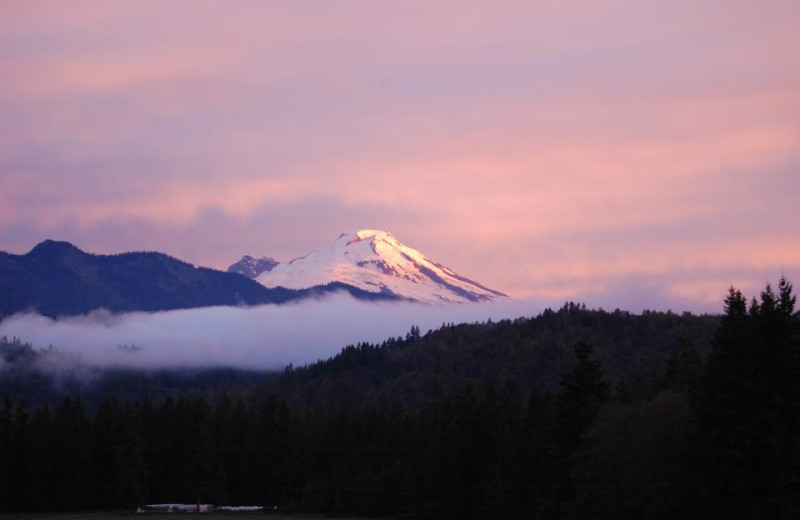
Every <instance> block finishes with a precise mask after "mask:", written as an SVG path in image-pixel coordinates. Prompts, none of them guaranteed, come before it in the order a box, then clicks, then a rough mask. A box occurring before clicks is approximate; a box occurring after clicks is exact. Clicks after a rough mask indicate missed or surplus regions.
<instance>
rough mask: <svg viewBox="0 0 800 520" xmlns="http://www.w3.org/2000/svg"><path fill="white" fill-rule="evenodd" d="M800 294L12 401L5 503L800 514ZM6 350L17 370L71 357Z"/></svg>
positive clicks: (457, 514) (552, 316) (402, 344)
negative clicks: (96, 396) (215, 379)
mask: <svg viewBox="0 0 800 520" xmlns="http://www.w3.org/2000/svg"><path fill="white" fill-rule="evenodd" d="M795 303H796V300H795V297H794V296H793V294H792V287H791V285H790V284H789V283H788V282H786V281H785V280H781V282H780V284H779V286H778V290H777V292H774V291H773V290H772V289H771V288H770V287H769V286H768V287H767V288H766V289H765V290H764V291H763V292H762V293H761V294H760V296H759V298H754V299H753V300H752V301H751V302H750V303H749V304H748V302H747V300H746V299H745V298H744V296H743V295H742V294H741V293H739V292H738V291H735V290H734V289H731V292H730V294H729V296H728V298H727V299H726V302H725V309H724V311H725V312H724V315H723V316H722V317H721V318H711V317H695V316H691V315H680V316H678V315H674V314H670V313H644V314H643V315H641V316H635V315H631V314H628V313H625V312H611V313H608V312H603V311H587V310H584V309H583V308H581V307H580V306H577V305H575V304H567V305H565V306H564V307H563V308H562V309H560V310H558V311H546V312H544V313H543V314H541V315H540V316H537V317H535V318H530V319H527V318H521V319H518V320H514V321H501V322H497V323H483V324H471V325H444V326H443V327H441V328H440V329H438V330H436V331H434V332H431V333H429V334H425V335H424V336H423V335H421V334H420V331H419V330H418V329H417V328H416V327H413V328H412V329H411V331H409V333H408V334H407V336H406V337H404V338H395V339H391V340H388V341H386V342H384V343H383V344H382V345H360V346H354V347H347V348H345V349H344V350H343V351H342V352H341V354H339V355H338V356H336V357H334V358H332V359H330V360H327V361H322V362H319V363H315V364H313V365H310V366H307V367H298V368H294V367H289V368H287V370H286V371H284V372H283V373H282V374H275V375H272V376H264V378H263V379H262V380H261V381H260V382H258V384H257V385H256V386H255V387H253V386H250V387H249V389H245V388H246V387H247V385H244V386H238V387H237V386H228V387H226V388H227V391H224V390H222V388H223V386H220V387H218V388H219V389H220V390H219V391H215V390H214V387H209V388H206V389H205V391H202V392H197V391H196V389H191V388H190V387H187V389H186V390H187V392H185V393H183V394H181V393H177V394H174V395H169V394H168V395H164V394H157V389H158V386H157V385H149V383H148V382H147V381H146V380H143V379H139V380H138V382H137V384H138V385H139V388H140V391H139V393H133V394H120V395H122V396H123V397H120V396H119V395H107V396H105V397H104V398H103V399H102V400H101V401H100V402H99V403H98V404H97V405H92V406H87V404H86V402H85V401H84V399H83V398H82V397H79V396H65V397H64V396H62V397H59V398H58V399H52V400H51V401H50V402H43V403H38V404H36V405H35V406H32V405H30V404H28V403H26V401H25V400H24V398H20V397H19V396H17V397H8V398H6V399H5V402H4V403H3V405H2V406H0V509H2V510H4V511H17V510H32V509H39V510H44V509H49V510H64V511H67V510H87V509H120V508H134V507H136V506H137V505H141V504H144V503H158V502H162V503H163V502H186V503H197V502H198V501H199V502H208V503H214V504H231V503H233V504H259V505H265V506H270V507H273V506H274V507H277V508H278V510H280V511H283V512H296V513H310V514H326V515H334V516H336V515H364V516H402V517H411V518H436V519H440V518H441V519H445V518H459V519H473V518H474V519H478V518H498V519H504V518H510V519H523V518H544V519H585V518H602V519H617V518H642V519H651V518H652V519H665V518H689V519H707V518H747V519H749V518H753V519H763V518H777V519H788V518H797V517H798V514H800V478H798V476H799V475H800V453H798V449H800V420H799V419H798V417H800V380H798V378H797V374H798V373H800V317H798V314H797V313H796V312H795V311H794V307H795ZM5 344H6V348H5V350H4V362H5V364H6V367H7V368H8V367H9V366H11V367H12V368H13V367H16V368H20V367H22V366H27V367H28V368H30V369H35V366H36V365H37V364H38V362H39V360H40V359H41V357H42V356H47V355H52V354H48V353H38V352H36V351H34V350H33V349H31V348H30V346H27V345H25V344H23V343H21V342H15V341H6V342H5ZM117 377H118V376H117ZM158 377H160V378H162V381H163V380H164V379H163V378H164V377H168V376H166V375H165V374H161V375H159V376H158ZM122 379H124V378H121V379H120V380H119V381H120V386H119V387H118V390H122V389H124V388H128V389H130V388H131V387H130V386H128V384H129V383H130V382H133V381H135V378H134V380H132V381H130V382H128V383H126V382H124V381H122ZM142 388H144V389H145V390H141V389H142ZM133 395H138V397H136V398H134V397H133Z"/></svg>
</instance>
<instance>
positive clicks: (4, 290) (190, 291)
mask: <svg viewBox="0 0 800 520" xmlns="http://www.w3.org/2000/svg"><path fill="white" fill-rule="evenodd" d="M336 291H344V292H347V293H349V294H350V295H351V296H353V297H355V298H359V299H367V300H385V299H395V298H392V297H390V296H388V295H385V294H378V295H376V294H372V293H368V292H365V291H363V290H361V289H358V288H356V287H351V286H348V285H347V284H343V283H338V284H336V283H333V284H319V285H318V286H314V287H308V288H304V289H302V290H295V289H286V288H283V287H275V288H266V287H264V286H263V285H261V284H259V283H256V282H255V281H253V280H251V279H250V278H247V277H246V276H243V275H241V274H237V273H229V272H224V271H218V270H215V269H211V268H207V267H196V266H194V265H192V264H190V263H188V262H185V261H183V260H180V259H177V258H173V257H171V256H169V255H167V254H165V253H159V252H125V253H119V254H114V255H99V254H93V253H87V252H85V251H83V250H81V249H79V248H78V247H76V246H75V245H73V244H71V243H69V242H63V241H55V240H50V239H48V240H44V241H42V242H40V243H39V244H37V245H36V246H34V247H33V248H32V249H31V250H30V251H29V252H28V253H25V254H22V255H15V254H12V253H6V252H0V316H3V315H12V314H16V313H20V312H37V313H39V314H42V315H46V316H52V317H58V316H74V315H80V314H87V313H89V312H91V311H93V310H98V309H106V310H108V311H110V312H114V313H117V312H133V311H144V312H156V311H166V310H176V309H189V308H198V307H209V306H219V305H225V306H240V305H246V306H247V305H260V304H269V303H273V304H281V303H286V302H289V301H293V300H299V299H305V298H312V297H318V296H321V295H324V294H327V293H330V292H336Z"/></svg>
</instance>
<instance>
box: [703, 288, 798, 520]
mask: <svg viewBox="0 0 800 520" xmlns="http://www.w3.org/2000/svg"><path fill="white" fill-rule="evenodd" d="M795 301H796V299H795V297H794V295H793V294H792V285H791V284H790V283H789V282H788V281H786V279H785V278H781V280H780V282H779V284H778V294H775V292H774V291H773V290H772V288H771V286H770V285H767V286H766V287H765V289H764V290H763V291H762V292H761V294H760V299H755V298H754V299H753V300H752V302H751V303H750V305H749V308H747V304H746V299H745V297H744V296H743V295H742V293H741V292H740V291H738V290H736V289H734V288H731V289H730V291H729V293H728V297H727V298H726V299H725V315H724V316H723V318H722V321H721V325H720V328H719V330H718V331H717V333H716V335H715V336H714V342H713V349H712V352H711V355H710V357H709V360H708V364H707V367H706V371H705V373H704V375H703V380H702V387H701V391H700V392H699V394H698V398H697V400H696V403H695V411H696V415H697V424H698V431H697V437H698V438H697V441H698V444H699V445H700V446H702V448H701V450H700V451H699V453H696V454H695V455H696V457H695V458H696V460H698V461H699V462H700V466H701V467H700V469H701V470H702V472H703V475H704V477H705V479H706V480H705V482H706V485H707V487H706V488H705V496H701V497H698V499H699V503H706V504H709V507H715V514H722V515H723V516H728V517H741V516H742V515H744V516H745V517H769V518H785V517H788V516H789V515H790V514H791V513H792V511H793V512H794V513H796V512H797V509H796V508H797V507H798V502H799V500H798V499H799V498H800V496H798V493H800V489H799V488H798V485H799V484H798V470H799V468H798V457H797V444H798V421H800V377H798V375H800V345H799V344H798V340H797V332H798V320H797V316H796V315H794V304H795Z"/></svg>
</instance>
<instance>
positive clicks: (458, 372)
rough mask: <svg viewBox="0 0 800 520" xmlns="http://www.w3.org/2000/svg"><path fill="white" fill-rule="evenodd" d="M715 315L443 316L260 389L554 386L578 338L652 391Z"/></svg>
mask: <svg viewBox="0 0 800 520" xmlns="http://www.w3.org/2000/svg"><path fill="white" fill-rule="evenodd" d="M718 323H719V318H718V317H716V316H694V315H692V314H688V313H686V314H681V315H678V314H673V313H669V312H667V313H665V312H647V311H646V312H645V313H643V314H641V315H635V314H631V313H628V312H623V311H614V312H606V311H602V310H599V311H595V310H586V309H585V308H583V307H581V306H580V305H578V304H575V303H567V304H565V305H564V306H563V307H562V308H561V309H559V310H558V311H553V310H546V311H544V312H543V313H541V314H540V315H538V316H536V317H533V318H518V319H516V320H513V321H512V320H502V321H499V322H491V321H490V322H488V323H474V324H460V325H453V324H445V325H442V327H441V328H439V329H437V330H435V331H431V332H429V333H427V334H425V335H424V336H421V335H420V332H419V329H418V328H416V327H414V328H412V330H411V331H410V332H409V333H408V334H407V335H406V336H405V337H403V338H393V339H389V340H387V341H385V342H383V343H382V344H380V345H369V344H360V345H356V346H349V347H346V348H344V349H343V350H342V352H341V353H340V354H339V355H337V356H335V357H333V358H332V359H330V360H327V361H320V362H318V363H315V364H312V365H309V366H304V367H289V368H287V370H286V371H285V372H284V373H283V374H282V375H281V376H280V377H272V378H269V379H268V380H266V381H265V382H264V384H263V385H262V391H263V392H265V393H275V394H277V395H280V396H283V397H285V398H286V399H288V400H289V401H290V402H291V403H292V404H299V405H303V406H307V405H320V404H326V403H327V402H328V401H330V400H343V401H350V402H360V401H363V400H366V401H370V402H380V403H389V402H392V401H396V400H399V401H402V402H403V403H406V404H421V403H423V402H425V401H426V400H427V399H429V398H430V396H431V395H432V392H434V393H435V392H440V393H442V392H444V393H447V392H450V391H453V390H455V389H457V388H460V387H462V386H463V385H464V384H465V383H466V382H469V381H472V382H480V383H491V384H494V385H503V384H505V382H506V381H514V382H515V383H516V384H518V385H520V387H521V389H522V390H523V391H524V392H526V393H527V392H529V391H530V390H531V389H532V388H533V387H534V386H535V387H538V388H540V389H543V390H553V389H555V388H556V387H557V385H558V381H559V378H560V375H561V374H562V373H564V372H565V371H567V370H569V369H570V368H571V367H572V366H574V364H575V362H576V358H575V355H574V353H573V346H574V345H575V344H577V343H578V342H587V343H590V344H591V345H593V346H594V350H595V353H596V357H597V359H598V361H599V362H600V364H601V366H602V367H603V370H604V371H605V373H606V375H607V377H608V378H609V379H610V380H612V381H617V380H625V381H630V384H632V385H634V386H636V387H637V388H639V390H640V391H645V387H646V386H647V385H648V384H650V382H651V381H652V380H653V379H654V378H656V379H657V378H659V377H663V375H664V373H665V371H666V370H667V363H668V360H669V359H671V357H672V356H674V355H676V353H678V352H680V351H681V350H682V349H685V348H687V347H691V348H694V349H696V350H697V351H698V352H699V353H700V354H702V353H705V352H707V351H708V349H709V347H710V340H711V337H712V335H713V332H714V329H715V328H716V326H717V324H718Z"/></svg>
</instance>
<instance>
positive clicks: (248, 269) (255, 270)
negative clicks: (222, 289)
mask: <svg viewBox="0 0 800 520" xmlns="http://www.w3.org/2000/svg"><path fill="white" fill-rule="evenodd" d="M276 265H278V262H277V261H276V260H275V259H274V258H268V257H266V256H262V257H261V258H253V257H252V256H250V255H244V256H243V257H242V259H241V260H239V261H238V262H236V263H235V264H233V265H231V266H230V267H228V272H229V273H239V274H243V275H245V276H246V277H248V278H255V277H256V276H258V275H260V274H261V273H264V272H268V271H272V269H274V268H275V266H276Z"/></svg>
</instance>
